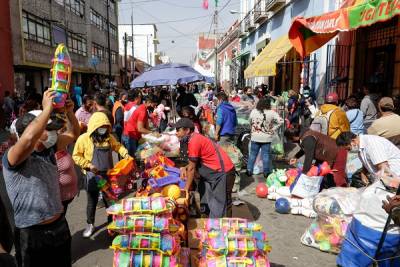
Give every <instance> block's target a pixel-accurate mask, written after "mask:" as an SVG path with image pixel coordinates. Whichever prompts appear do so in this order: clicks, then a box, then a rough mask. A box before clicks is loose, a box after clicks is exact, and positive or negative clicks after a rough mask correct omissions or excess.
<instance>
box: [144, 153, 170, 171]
mask: <svg viewBox="0 0 400 267" xmlns="http://www.w3.org/2000/svg"><path fill="white" fill-rule="evenodd" d="M144 164H145V168H146V169H151V168H153V167H155V166H159V165H165V166H169V167H174V166H175V163H174V162H173V161H172V160H170V159H169V158H167V157H166V156H164V154H163V153H162V152H157V153H155V154H153V155H151V156H149V157H147V158H145V159H144Z"/></svg>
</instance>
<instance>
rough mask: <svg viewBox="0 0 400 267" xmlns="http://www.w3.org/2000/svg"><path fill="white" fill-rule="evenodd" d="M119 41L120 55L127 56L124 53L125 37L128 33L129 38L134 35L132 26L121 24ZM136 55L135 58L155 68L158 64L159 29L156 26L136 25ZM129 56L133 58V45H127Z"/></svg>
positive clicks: (134, 30) (119, 26) (129, 43)
mask: <svg viewBox="0 0 400 267" xmlns="http://www.w3.org/2000/svg"><path fill="white" fill-rule="evenodd" d="M118 33H119V36H118V40H119V53H120V54H121V55H124V54H125V51H124V39H123V38H124V35H125V33H127V35H128V36H131V35H132V26H131V24H119V25H118ZM133 35H134V43H135V45H134V49H135V51H134V53H135V57H136V58H138V59H140V60H142V61H144V62H146V63H148V64H149V65H151V66H154V65H155V63H156V55H157V52H158V51H157V28H156V27H155V25H154V24H148V25H134V26H133ZM127 55H129V56H132V43H131V42H128V43H127Z"/></svg>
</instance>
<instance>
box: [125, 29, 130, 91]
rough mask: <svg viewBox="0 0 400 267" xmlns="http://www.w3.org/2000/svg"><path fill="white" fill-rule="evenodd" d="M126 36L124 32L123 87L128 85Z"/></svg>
mask: <svg viewBox="0 0 400 267" xmlns="http://www.w3.org/2000/svg"><path fill="white" fill-rule="evenodd" d="M127 52H128V34H127V33H126V32H125V34H124V62H125V79H124V80H125V82H124V84H125V86H127V85H128V84H129V77H128V55H127Z"/></svg>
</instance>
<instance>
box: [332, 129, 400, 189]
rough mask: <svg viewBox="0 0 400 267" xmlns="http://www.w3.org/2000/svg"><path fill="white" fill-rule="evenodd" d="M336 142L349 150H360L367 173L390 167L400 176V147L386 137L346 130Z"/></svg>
mask: <svg viewBox="0 0 400 267" xmlns="http://www.w3.org/2000/svg"><path fill="white" fill-rule="evenodd" d="M336 144H337V145H338V146H340V147H344V148H345V149H347V150H351V151H354V152H358V157H359V158H360V160H361V162H362V164H363V167H364V174H365V175H367V174H368V173H369V174H370V175H372V176H375V174H376V173H378V172H380V171H382V170H384V169H386V168H389V169H390V170H391V171H392V172H393V173H394V174H396V175H397V176H400V149H399V148H398V147H396V146H395V145H394V144H393V143H392V142H390V141H389V140H387V139H386V138H383V137H380V136H376V135H366V134H365V135H356V134H354V133H352V132H344V133H341V134H340V135H339V136H338V138H337V139H336ZM364 182H366V181H364Z"/></svg>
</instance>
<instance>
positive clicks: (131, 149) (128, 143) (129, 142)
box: [121, 135, 138, 157]
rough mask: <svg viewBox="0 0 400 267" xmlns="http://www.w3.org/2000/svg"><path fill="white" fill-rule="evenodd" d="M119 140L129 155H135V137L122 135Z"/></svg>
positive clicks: (136, 143)
mask: <svg viewBox="0 0 400 267" xmlns="http://www.w3.org/2000/svg"><path fill="white" fill-rule="evenodd" d="M121 141H122V145H123V146H124V147H125V148H126V149H127V150H128V153H129V155H130V156H131V157H135V152H136V148H137V145H138V142H137V141H136V140H135V139H133V138H131V137H129V136H126V135H122V138H121Z"/></svg>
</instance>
